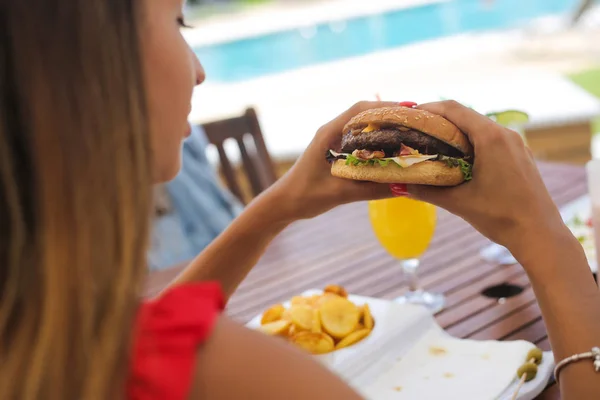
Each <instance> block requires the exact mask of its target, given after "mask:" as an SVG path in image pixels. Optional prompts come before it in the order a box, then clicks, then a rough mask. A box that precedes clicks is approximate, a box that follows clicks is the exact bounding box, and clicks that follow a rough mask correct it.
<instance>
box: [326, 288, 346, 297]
mask: <svg viewBox="0 0 600 400" xmlns="http://www.w3.org/2000/svg"><path fill="white" fill-rule="evenodd" d="M323 292H324V293H333V294H337V295H338V296H340V297H343V298H348V292H347V291H346V289H345V288H344V287H343V286H340V285H327V286H325V289H323Z"/></svg>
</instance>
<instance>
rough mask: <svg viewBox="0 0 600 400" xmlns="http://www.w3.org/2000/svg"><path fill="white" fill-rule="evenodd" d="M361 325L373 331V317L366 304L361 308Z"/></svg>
mask: <svg viewBox="0 0 600 400" xmlns="http://www.w3.org/2000/svg"><path fill="white" fill-rule="evenodd" d="M362 314H363V317H362V323H363V325H364V326H365V328H367V329H373V326H374V325H375V322H374V321H373V315H372V314H371V309H370V308H369V305H368V304H366V303H365V304H364V305H363V306H362Z"/></svg>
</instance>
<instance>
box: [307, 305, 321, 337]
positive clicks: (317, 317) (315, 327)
mask: <svg viewBox="0 0 600 400" xmlns="http://www.w3.org/2000/svg"><path fill="white" fill-rule="evenodd" d="M310 329H311V332H314V333H320V332H323V329H322V328H321V313H320V312H319V310H318V309H314V310H313V315H312V326H311V328H310Z"/></svg>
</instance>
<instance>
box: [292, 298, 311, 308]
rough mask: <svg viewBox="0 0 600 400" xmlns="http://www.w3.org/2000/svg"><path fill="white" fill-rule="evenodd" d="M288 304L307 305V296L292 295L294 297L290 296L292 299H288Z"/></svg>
mask: <svg viewBox="0 0 600 400" xmlns="http://www.w3.org/2000/svg"><path fill="white" fill-rule="evenodd" d="M290 304H291V305H292V306H300V305H307V304H308V297H303V296H294V297H292V299H291V300H290Z"/></svg>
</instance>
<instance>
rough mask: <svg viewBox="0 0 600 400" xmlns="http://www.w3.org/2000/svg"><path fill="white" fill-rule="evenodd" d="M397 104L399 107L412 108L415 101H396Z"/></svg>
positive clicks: (415, 104)
mask: <svg viewBox="0 0 600 400" xmlns="http://www.w3.org/2000/svg"><path fill="white" fill-rule="evenodd" d="M398 105H399V106H401V107H408V108H413V107H416V106H417V103H415V102H414V101H401V102H400V103H398Z"/></svg>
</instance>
